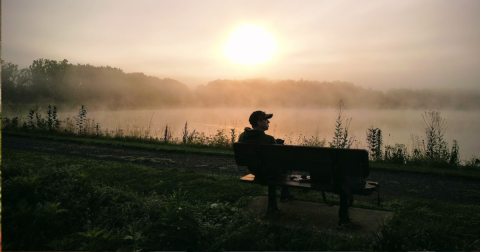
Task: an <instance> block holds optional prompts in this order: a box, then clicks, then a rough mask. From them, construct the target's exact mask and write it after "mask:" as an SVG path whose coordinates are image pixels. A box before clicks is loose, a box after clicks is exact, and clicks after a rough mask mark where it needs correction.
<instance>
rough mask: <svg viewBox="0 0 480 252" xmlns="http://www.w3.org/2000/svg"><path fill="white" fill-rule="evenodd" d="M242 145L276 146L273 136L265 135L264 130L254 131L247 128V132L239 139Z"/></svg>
mask: <svg viewBox="0 0 480 252" xmlns="http://www.w3.org/2000/svg"><path fill="white" fill-rule="evenodd" d="M238 142H240V143H262V144H276V143H277V142H276V141H275V138H274V137H273V136H270V135H267V134H265V131H263V130H254V129H251V128H248V127H247V128H245V131H244V132H243V133H242V134H240V136H239V137H238Z"/></svg>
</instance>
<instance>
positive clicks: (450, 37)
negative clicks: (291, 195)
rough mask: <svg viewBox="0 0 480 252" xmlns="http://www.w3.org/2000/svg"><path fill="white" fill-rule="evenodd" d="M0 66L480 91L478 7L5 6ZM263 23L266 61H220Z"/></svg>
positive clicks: (25, 2) (82, 1)
mask: <svg viewBox="0 0 480 252" xmlns="http://www.w3.org/2000/svg"><path fill="white" fill-rule="evenodd" d="M1 4H2V15H1V17H2V23H1V25H2V27H1V29H2V30H1V31H2V34H1V35H2V52H1V53H2V59H4V60H6V61H7V62H12V63H15V64H18V65H19V66H20V67H22V68H23V67H26V66H28V65H30V64H31V63H32V61H33V60H35V59H39V58H45V59H53V60H63V59H67V60H68V61H69V62H70V63H73V64H77V63H80V64H87V63H88V64H92V65H95V66H106V65H109V66H113V67H118V68H121V69H123V70H124V71H125V72H127V73H129V72H143V73H145V74H147V75H152V76H157V77H160V78H173V79H177V80H179V81H180V82H182V83H185V84H186V85H188V86H189V87H192V88H193V87H195V86H197V85H199V84H206V83H207V82H208V81H211V80H215V79H245V78H257V77H263V78H270V79H300V78H303V79H309V80H319V81H324V80H326V81H334V80H341V81H349V82H353V83H354V84H356V85H360V86H363V87H371V88H374V89H380V90H384V89H387V88H402V87H407V88H417V87H418V88H423V87H465V88H480V1H479V0H457V1H454V0H402V1H384V0H368V1H356V0H352V1H346V0H342V1H338V0H335V1H333V0H329V1H321V0H312V1H307V0H302V1H290V0H289V1H282V0H273V1H270V0H260V1H258V0H255V1H241V0H231V1H228V0H202V1H198V0H185V1H179V0H171V1H170V0H135V1H133V0H131V1H126V0H124V1H119V0H2V2H1ZM246 24H249V25H255V26H257V27H262V29H263V30H264V31H266V32H267V33H268V34H270V35H271V37H273V39H274V40H275V43H276V47H275V48H276V50H275V52H274V53H273V55H272V57H271V59H270V61H268V62H266V63H263V64H260V65H255V66H244V65H239V64H237V63H234V62H233V61H231V60H230V59H229V58H227V56H226V54H225V47H226V44H227V41H228V40H229V37H230V36H231V34H232V32H234V31H235V30H236V29H237V28H238V27H241V26H243V25H246Z"/></svg>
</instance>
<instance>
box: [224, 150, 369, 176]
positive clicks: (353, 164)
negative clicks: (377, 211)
mask: <svg viewBox="0 0 480 252" xmlns="http://www.w3.org/2000/svg"><path fill="white" fill-rule="evenodd" d="M233 150H234V152H235V161H236V163H237V165H239V166H248V167H258V168H260V167H262V168H263V169H264V170H266V171H271V172H273V171H275V170H278V169H288V170H294V171H305V172H310V178H311V180H312V182H317V181H319V182H320V180H323V179H326V178H331V177H332V176H333V175H334V174H337V175H338V174H340V175H349V176H361V177H364V178H366V177H367V176H368V175H369V174H370V169H369V166H368V152H367V151H366V150H360V149H338V148H327V147H308V146H291V145H275V144H252V143H234V144H233Z"/></svg>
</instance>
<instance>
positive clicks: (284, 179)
mask: <svg viewBox="0 0 480 252" xmlns="http://www.w3.org/2000/svg"><path fill="white" fill-rule="evenodd" d="M291 177H298V178H299V179H300V178H301V176H300V175H284V176H280V177H277V178H271V179H268V181H267V182H265V181H258V180H255V175H253V174H248V175H246V176H243V177H241V178H240V180H241V181H242V182H247V183H254V184H260V185H274V186H289V187H294V188H301V189H310V190H316V191H325V192H334V189H333V185H332V184H318V183H311V182H310V181H309V182H300V181H301V180H300V181H295V180H292V179H290V178H291ZM379 187H380V186H379V184H378V183H377V182H374V181H367V183H366V184H365V188H363V189H362V190H355V191H353V194H356V195H363V196H369V195H372V193H374V192H377V193H378V189H379Z"/></svg>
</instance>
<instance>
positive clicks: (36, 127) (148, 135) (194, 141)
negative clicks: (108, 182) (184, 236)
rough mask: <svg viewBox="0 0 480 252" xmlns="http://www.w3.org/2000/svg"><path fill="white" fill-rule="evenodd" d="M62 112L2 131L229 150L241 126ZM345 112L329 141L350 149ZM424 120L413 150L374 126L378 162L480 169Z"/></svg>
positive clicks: (313, 139) (289, 138)
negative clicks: (156, 125) (112, 120)
mask: <svg viewBox="0 0 480 252" xmlns="http://www.w3.org/2000/svg"><path fill="white" fill-rule="evenodd" d="M56 111H57V108H56V107H55V106H53V107H52V106H48V110H47V118H43V117H42V115H41V114H40V113H39V111H38V108H35V109H31V110H30V111H29V113H28V115H27V117H26V120H24V119H19V118H18V117H15V118H12V119H10V118H3V119H2V122H3V124H2V128H3V129H5V130H22V131H31V132H33V131H34V132H38V131H40V132H42V131H48V132H53V133H57V134H67V135H81V136H87V137H98V138H115V139H123V140H135V141H149V142H154V143H155V142H157V143H166V144H175V145H185V146H199V147H200V146H206V147H215V148H227V149H229V148H231V146H232V144H233V143H234V142H236V140H237V137H238V132H237V129H236V128H223V129H218V130H217V131H216V133H214V134H211V135H207V134H206V133H205V132H199V131H197V130H196V129H190V128H189V125H188V122H185V125H184V127H183V129H182V130H181V135H180V136H177V134H176V130H175V129H174V128H173V127H172V126H170V125H168V124H167V125H165V128H164V129H163V130H161V132H157V131H156V130H155V129H154V130H153V132H152V129H151V125H150V124H151V123H150V124H149V125H148V128H142V127H139V126H133V127H131V126H129V125H127V126H123V127H116V128H114V129H108V128H106V129H103V128H102V127H101V126H100V124H98V123H96V122H95V121H94V120H92V119H90V118H88V117H87V116H86V115H87V111H86V108H85V107H84V106H82V107H81V108H80V109H79V110H78V114H77V115H76V116H74V117H73V118H71V117H68V118H66V119H64V120H59V119H58V117H57V112H56ZM344 111H345V104H344V103H343V101H340V102H339V103H338V104H337V112H338V116H337V119H336V122H335V132H334V137H333V139H332V141H331V142H328V145H329V146H330V147H336V148H350V147H352V145H353V144H354V143H355V142H356V140H355V136H349V126H350V123H351V118H349V119H347V120H346V121H345V120H344V116H343V114H344ZM152 116H153V115H152ZM422 118H423V124H424V129H423V131H424V135H423V136H415V135H412V136H411V139H412V147H411V148H410V149H409V148H408V147H407V146H406V145H405V144H400V143H394V144H391V145H389V144H387V145H385V146H384V144H383V131H382V130H381V129H380V128H375V127H373V126H371V127H370V128H369V129H367V136H366V143H367V148H368V149H369V152H370V158H371V159H372V161H378V162H387V163H396V164H414V165H428V166H432V167H444V168H468V169H477V170H480V169H479V168H480V164H479V162H478V161H477V160H478V157H476V156H472V157H471V158H470V159H469V160H464V161H462V160H461V159H460V156H459V155H460V154H459V148H460V147H459V144H458V142H457V141H456V140H454V141H453V143H452V147H451V149H449V148H448V144H447V143H446V142H445V140H444V132H445V130H446V127H445V125H446V122H445V119H443V118H442V117H441V116H440V113H439V112H435V111H428V112H425V113H424V114H422ZM150 121H151V120H150ZM285 144H288V145H301V146H316V147H324V146H326V145H327V140H326V138H325V137H324V136H321V135H320V131H319V130H318V129H317V130H316V131H315V132H314V134H312V135H302V134H299V135H297V136H295V137H294V136H293V132H292V133H291V134H290V135H285Z"/></svg>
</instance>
